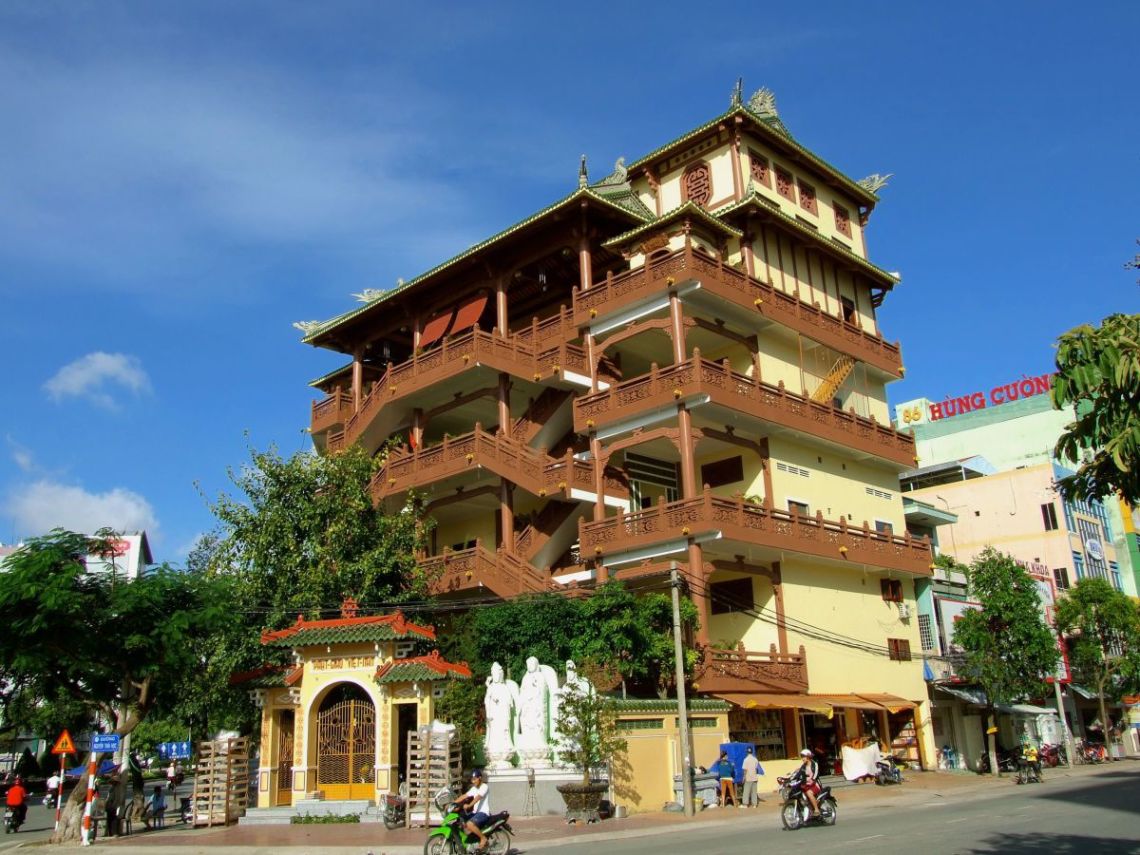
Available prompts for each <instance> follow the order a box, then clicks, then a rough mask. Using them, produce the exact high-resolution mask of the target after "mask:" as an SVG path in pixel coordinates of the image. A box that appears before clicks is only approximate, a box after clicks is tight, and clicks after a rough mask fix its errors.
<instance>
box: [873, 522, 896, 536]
mask: <svg viewBox="0 0 1140 855" xmlns="http://www.w3.org/2000/svg"><path fill="white" fill-rule="evenodd" d="M875 531H877V532H878V533H879V534H894V533H895V527H894V524H893V523H889V522H887V521H886V520H875Z"/></svg>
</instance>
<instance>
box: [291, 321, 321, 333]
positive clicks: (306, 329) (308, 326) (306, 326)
mask: <svg viewBox="0 0 1140 855" xmlns="http://www.w3.org/2000/svg"><path fill="white" fill-rule="evenodd" d="M324 325H325V322H324V321H294V322H293V329H296V330H300V331H301V332H303V333H304V334H305V335H312V334H313V333H315V332H316V331H317V330H319V329H320V328H321V327H323V326H324Z"/></svg>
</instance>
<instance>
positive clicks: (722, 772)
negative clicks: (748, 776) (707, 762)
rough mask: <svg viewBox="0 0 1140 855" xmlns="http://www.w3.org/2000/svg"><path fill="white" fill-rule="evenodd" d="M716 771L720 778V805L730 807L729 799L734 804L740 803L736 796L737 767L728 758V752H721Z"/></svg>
mask: <svg viewBox="0 0 1140 855" xmlns="http://www.w3.org/2000/svg"><path fill="white" fill-rule="evenodd" d="M716 773H717V776H718V777H719V778H720V806H721V807H728V800H729V799H730V798H731V799H732V804H733V805H734V806H739V805H740V800H739V799H737V797H736V767H735V766H733V765H732V761H731V760H729V759H728V752H727V751H722V752H720V760H718V761H717V763H716Z"/></svg>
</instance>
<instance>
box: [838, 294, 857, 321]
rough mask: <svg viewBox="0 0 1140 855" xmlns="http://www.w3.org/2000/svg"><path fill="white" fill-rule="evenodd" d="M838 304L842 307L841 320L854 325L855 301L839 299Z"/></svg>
mask: <svg viewBox="0 0 1140 855" xmlns="http://www.w3.org/2000/svg"><path fill="white" fill-rule="evenodd" d="M839 304H840V305H841V306H842V307H843V320H845V321H846V322H847V323H849V324H853V323H855V301H854V300H852V299H850V298H849V297H840V298H839Z"/></svg>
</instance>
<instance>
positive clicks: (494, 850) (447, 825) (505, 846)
mask: <svg viewBox="0 0 1140 855" xmlns="http://www.w3.org/2000/svg"><path fill="white" fill-rule="evenodd" d="M435 805H436V807H438V808H439V810H440V812H441V813H443V814H444V817H443V822H442V823H441V824H440V826H439V828H433V829H432V830H431V833H430V834H429V835H428V839H427V840H426V841H425V842H424V855H463V853H467V852H474V851H475V847H476V846H477V845H478V843H479V838H478V837H476V836H475V835H473V834H468V833H467V830H466V829H465V828H464V827H463V826H464V825H465V824H466V815H465V814H461V813H460V812H459V808H458V807H457V806H456V804H455V796H454V794H453V793H452V792H451V790H448V789H443V790H440V791H439V792H438V793H436V796H435ZM510 818H511V815H510V813H509V812H507V811H505V810H504V811H499V813H497V814H494V815H493V816H492V817H491V818H490V819H489V820H487V824H486V826H484V827H483V834H484V836H485V837H486V838H487V850H486V851H487V852H488V853H490V855H507V853H508V852H510V851H511V834H512V833H513V832H514V829H512V828H511V825H510V823H509V822H508V820H509V819H510Z"/></svg>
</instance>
